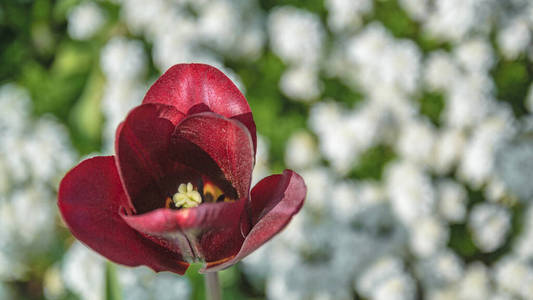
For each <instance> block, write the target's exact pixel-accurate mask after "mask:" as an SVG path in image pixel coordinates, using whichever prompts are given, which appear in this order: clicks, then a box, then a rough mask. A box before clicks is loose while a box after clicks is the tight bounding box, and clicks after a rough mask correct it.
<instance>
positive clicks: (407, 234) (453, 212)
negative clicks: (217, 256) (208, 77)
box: [243, 0, 533, 299]
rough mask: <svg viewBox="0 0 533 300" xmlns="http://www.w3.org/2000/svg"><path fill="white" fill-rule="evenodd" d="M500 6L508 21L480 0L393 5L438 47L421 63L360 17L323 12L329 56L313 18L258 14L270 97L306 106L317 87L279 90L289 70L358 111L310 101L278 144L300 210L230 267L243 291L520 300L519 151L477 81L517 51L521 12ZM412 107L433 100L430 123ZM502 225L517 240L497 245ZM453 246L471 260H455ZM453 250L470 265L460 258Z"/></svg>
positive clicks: (523, 265)
mask: <svg viewBox="0 0 533 300" xmlns="http://www.w3.org/2000/svg"><path fill="white" fill-rule="evenodd" d="M356 2H357V3H356ZM512 2H513V4H510V6H513V5H519V4H518V3H519V2H520V3H522V4H520V5H522V6H520V7H521V9H510V8H506V9H505V10H504V9H503V8H502V7H503V5H500V4H498V3H496V1H490V0H472V1H453V0H446V1H437V2H435V3H433V2H431V1H425V0H402V1H399V3H400V5H401V6H402V7H403V8H404V9H405V10H406V11H407V13H408V15H409V16H410V17H411V18H412V19H413V20H414V21H415V22H418V23H419V24H420V26H421V29H423V34H425V35H429V36H430V37H431V38H433V39H435V40H437V41H441V42H443V43H449V45H450V49H448V50H444V49H439V50H432V51H426V52H424V51H422V50H421V49H420V48H419V46H418V45H417V44H416V43H415V42H414V41H411V40H407V39H398V38H394V37H393V35H392V34H391V33H389V31H388V30H387V29H386V28H385V27H384V26H383V25H381V24H380V23H378V22H375V21H374V22H370V23H368V24H366V25H363V24H364V23H363V22H362V18H363V17H364V16H365V15H368V14H370V12H371V11H372V10H373V9H374V8H373V5H372V1H353V3H352V2H350V1H326V4H327V9H328V10H329V14H328V16H329V19H328V24H327V26H328V29H329V32H332V36H330V37H329V38H331V40H333V46H332V47H330V48H327V47H325V46H324V42H325V41H326V39H327V38H328V37H327V36H325V32H326V30H325V29H324V28H325V27H324V25H323V24H321V22H320V20H319V18H318V17H317V16H316V15H313V14H312V13H310V12H307V11H304V10H301V9H297V8H293V7H287V6H285V7H278V8H276V9H274V10H272V11H271V13H270V15H269V17H268V20H269V23H268V26H269V27H268V30H269V37H270V48H271V49H272V51H273V52H274V53H275V54H277V55H278V56H279V57H280V58H281V59H282V60H283V62H284V63H285V64H286V66H287V67H286V71H285V73H284V75H283V76H282V78H281V79H280V89H281V90H282V92H283V93H284V94H285V95H286V96H288V97H289V98H291V99H293V100H302V99H303V100H316V99H317V97H320V96H321V93H322V89H321V83H320V78H319V77H317V79H314V80H309V79H308V78H310V77H311V76H310V75H308V76H307V78H306V79H303V78H300V79H299V80H298V81H297V83H295V84H293V85H290V84H288V83H287V77H288V76H289V75H287V74H290V73H291V72H293V69H294V68H295V67H294V66H298V67H300V66H301V65H305V68H307V69H308V70H312V74H327V75H328V76H333V77H335V78H338V79H339V80H340V81H341V82H343V83H344V84H346V85H347V86H348V87H349V88H351V89H353V90H354V91H357V92H362V93H363V94H364V100H363V101H361V102H358V103H357V104H356V106H355V107H353V108H348V107H346V105H344V104H341V103H339V102H337V100H338V99H331V98H328V95H325V96H324V100H323V101H319V102H317V103H315V104H313V105H311V108H310V113H309V123H308V125H309V129H310V130H311V131H312V132H308V131H300V132H297V133H295V134H294V135H293V136H292V137H291V138H290V139H289V141H288V143H287V148H286V156H285V160H286V165H287V166H289V167H291V168H293V169H295V170H297V171H299V172H300V173H301V174H302V176H303V177H304V179H305V181H306V184H307V186H308V195H307V199H306V204H305V205H304V207H303V209H302V211H301V212H300V213H299V214H298V215H297V216H295V217H294V219H293V221H292V222H291V224H290V225H289V226H288V228H287V229H286V230H285V231H284V232H283V233H282V234H281V235H280V236H278V237H276V238H275V239H274V240H273V241H272V242H271V243H269V244H268V245H267V246H266V247H265V248H264V249H261V250H260V251H258V252H257V253H254V254H252V255H251V256H250V257H249V258H247V259H245V262H244V264H243V269H244V271H245V273H246V274H248V275H249V276H250V277H251V278H252V279H253V280H252V281H253V282H257V281H261V280H265V282H266V293H267V297H268V298H269V299H351V298H352V297H353V294H354V293H356V294H357V295H359V296H361V297H363V298H365V299H417V298H420V297H422V298H424V299H532V296H531V295H533V294H532V293H531V286H532V281H531V280H532V279H531V278H532V276H531V273H532V271H533V265H531V263H530V259H531V255H532V253H533V246H531V245H533V234H532V232H533V229H532V224H531V223H532V222H529V220H530V219H531V217H530V213H528V214H527V215H526V216H521V214H517V212H516V211H517V210H520V209H521V208H520V206H526V207H531V204H530V201H528V200H529V199H531V196H532V195H533V190H532V189H531V184H530V183H529V181H528V178H530V177H531V176H529V174H530V173H531V172H532V170H533V167H531V164H530V163H529V160H531V159H530V158H532V157H533V156H532V155H531V153H530V152H531V151H530V149H529V148H531V145H532V143H531V142H530V141H529V140H528V137H529V135H528V134H524V135H523V136H522V137H520V136H519V137H517V138H513V137H515V136H516V133H517V132H519V131H523V130H522V129H521V128H518V127H517V124H518V123H520V122H522V121H520V122H519V121H518V120H517V119H516V117H515V115H514V114H513V111H512V110H511V108H510V106H508V105H506V104H505V103H504V102H502V101H499V100H500V99H497V96H496V95H497V94H496V87H495V83H494V82H493V79H492V77H491V76H492V75H491V73H490V72H491V69H492V68H493V67H494V66H495V63H496V62H497V61H498V60H499V59H508V60H509V59H516V58H517V57H519V56H520V55H523V54H524V53H525V51H526V49H527V47H528V46H529V45H530V28H531V24H532V23H531V20H530V19H531V18H530V17H528V15H527V12H531V11H532V9H533V3H529V2H527V1H522V2H521V1H512ZM515 2H516V3H515ZM515 8H516V7H515ZM334 16H338V19H336V20H334V19H333V18H334ZM500 24H507V25H506V26H505V27H500V26H499V25H500ZM302 28H305V30H304V29H302ZM502 28H504V29H502ZM492 30H497V33H498V35H497V36H498V37H497V39H496V42H497V45H496V47H497V48H496V49H495V48H494V47H493V46H492V45H491V41H490V36H489V34H490V32H491V31H492ZM500 30H501V31H500ZM328 45H329V44H328ZM302 53H305V54H306V55H302ZM498 53H501V55H502V56H503V58H499V57H498V56H497V54H498ZM526 54H527V53H526ZM320 59H326V60H325V63H324V60H320ZM313 76H317V75H313ZM304 85H307V88H303V87H302V86H304ZM294 87H298V90H300V91H302V92H299V93H295V92H294V91H295V90H296V89H294ZM317 89H318V90H317ZM303 91H305V92H307V93H312V96H309V95H305V93H303ZM531 91H533V88H531ZM428 93H431V94H434V95H439V97H441V98H442V101H443V109H442V111H441V113H440V115H439V116H438V117H439V118H438V119H432V120H430V118H428V117H427V116H426V115H424V112H423V111H422V107H421V105H420V103H419V102H418V101H417V99H420V98H421V97H422V100H421V101H428V100H426V99H424V98H423V97H424V95H425V94H428ZM531 95H533V92H530V97H529V98H530V99H533V96H531ZM429 101H433V100H429ZM528 101H530V103H533V101H532V100H528ZM524 102H525V99H524ZM430 104H432V103H430ZM528 105H529V104H528ZM530 107H533V105H530ZM529 132H530V131H528V132H527V133H529ZM379 146H383V147H386V148H388V149H392V150H394V153H395V157H394V161H393V162H390V163H387V164H386V165H385V166H384V168H383V175H382V178H380V179H375V178H374V179H369V178H357V177H355V178H354V177H353V176H351V175H350V174H351V172H352V171H353V170H354V169H355V168H357V166H358V165H360V164H361V163H362V161H361V159H363V158H364V157H365V156H364V155H365V153H367V151H373V149H376V147H379ZM323 161H326V164H324V163H323ZM478 195H479V196H478ZM478 197H481V199H479V198H478ZM516 197H519V199H521V200H524V201H522V202H521V203H517V202H516V201H515V200H514V199H516ZM517 205H519V207H517ZM529 212H531V208H529ZM517 218H519V219H521V220H524V221H523V222H521V223H520V225H519V226H521V228H522V229H521V230H520V231H519V232H520V234H519V235H518V236H515V237H511V236H513V235H515V234H516V233H515V232H514V231H516V230H517V228H515V227H513V226H516V225H514V224H516V222H515V221H516V219H517ZM458 228H460V229H458ZM457 230H460V231H461V233H457ZM458 234H459V235H461V237H460V238H462V239H464V240H467V239H471V240H470V242H467V241H463V242H462V243H465V242H466V243H471V245H469V246H464V245H460V246H458V245H457V244H456V243H457V241H456V240H454V239H457V236H454V235H458ZM461 247H469V248H473V249H474V250H472V249H470V250H469V251H475V252H476V253H477V255H476V257H468V256H466V257H462V256H461V255H465V254H464V253H462V251H465V250H464V248H461ZM500 252H502V253H505V256H504V257H503V258H499V257H501V256H502V255H503V254H499V256H494V255H495V253H500ZM491 255H492V256H491ZM486 257H492V258H491V259H487V258H486ZM497 257H498V258H499V259H497Z"/></svg>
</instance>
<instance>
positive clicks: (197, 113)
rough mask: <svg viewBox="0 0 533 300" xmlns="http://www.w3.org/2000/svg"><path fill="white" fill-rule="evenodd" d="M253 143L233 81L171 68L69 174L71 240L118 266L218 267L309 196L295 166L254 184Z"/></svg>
mask: <svg viewBox="0 0 533 300" xmlns="http://www.w3.org/2000/svg"><path fill="white" fill-rule="evenodd" d="M255 149H256V132H255V124H254V121H253V117H252V113H251V111H250V107H249V105H248V103H247V101H246V99H245V98H244V96H243V95H242V94H241V93H240V92H239V90H238V89H237V87H236V86H235V85H234V84H233V83H232V82H231V80H230V79H228V78H227V77H226V76H225V75H224V74H223V73H222V72H220V71H219V70H217V69H215V68H213V67H210V66H208V65H202V64H182V65H175V66H173V67H172V68H170V69H169V70H168V71H167V72H166V73H165V74H164V75H163V76H161V77H160V78H159V79H158V80H157V81H156V82H155V83H154V85H153V86H152V87H151V88H150V90H149V91H148V93H147V94H146V96H145V98H144V100H143V103H142V105H140V106H138V107H136V108H134V109H133V110H132V111H131V112H130V113H129V114H128V116H127V117H126V120H125V121H124V122H122V123H121V124H120V125H119V127H118V129H117V134H116V140H115V150H116V155H115V156H99V157H94V158H90V159H87V160H84V161H82V162H81V163H80V164H79V165H77V166H76V167H75V168H73V169H72V170H71V171H70V172H69V173H67V175H66V176H65V178H63V180H62V182H61V184H60V187H59V196H58V206H59V209H60V211H61V214H62V216H63V219H64V220H65V223H66V224H67V226H68V227H69V229H70V231H71V232H72V234H73V235H74V236H75V237H76V238H78V239H79V240H80V241H82V242H83V243H85V244H86V245H87V246H89V247H91V248H92V249H93V250H95V251H96V252H98V253H100V254H102V255H103V256H105V257H107V258H108V259H110V260H112V261H114V262H116V263H119V264H124V265H128V266H138V265H147V266H148V267H150V268H152V269H154V270H155V271H171V272H175V273H178V274H184V273H185V271H186V270H187V267H188V265H189V262H195V261H199V262H205V265H204V268H203V269H202V271H203V272H210V271H217V270H220V269H223V268H226V267H228V266H231V265H233V264H235V263H236V262H238V261H239V260H240V259H242V258H243V257H245V256H246V255H248V254H250V253H251V252H252V251H254V250H255V249H257V248H258V247H259V246H261V245H262V244H264V243H265V242H266V241H268V240H269V239H270V238H272V237H273V236H274V235H275V234H277V233H278V232H279V231H280V230H281V229H283V228H284V227H285V226H286V225H287V223H288V222H289V221H290V219H291V218H292V216H293V215H294V214H295V213H297V212H298V211H299V210H300V208H301V206H302V204H303V201H304V198H305V194H306V187H305V184H304V182H303V180H302V178H301V177H300V176H299V175H298V174H296V173H295V172H293V171H291V170H285V171H284V172H283V174H279V175H272V176H269V177H266V178H264V179H263V180H261V181H260V182H259V183H258V184H257V185H256V186H255V187H254V188H253V189H251V191H250V185H251V176H252V169H253V166H254V160H255Z"/></svg>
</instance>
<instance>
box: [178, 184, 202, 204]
mask: <svg viewBox="0 0 533 300" xmlns="http://www.w3.org/2000/svg"><path fill="white" fill-rule="evenodd" d="M172 201H173V202H174V205H175V206H176V207H177V208H190V207H196V206H198V205H200V203H202V195H200V193H199V192H198V191H197V190H196V188H195V187H193V185H192V183H190V182H189V183H187V184H185V183H182V184H180V186H179V187H178V192H177V193H176V194H174V196H172Z"/></svg>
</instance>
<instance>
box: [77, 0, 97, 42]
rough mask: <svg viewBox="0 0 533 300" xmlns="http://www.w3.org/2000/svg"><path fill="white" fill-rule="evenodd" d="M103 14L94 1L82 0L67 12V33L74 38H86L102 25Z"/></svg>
mask: <svg viewBox="0 0 533 300" xmlns="http://www.w3.org/2000/svg"><path fill="white" fill-rule="evenodd" d="M104 21H105V15H104V12H103V11H102V9H101V8H100V7H99V6H98V4H96V3H95V2H83V3H81V4H79V5H77V6H76V7H74V8H73V9H72V10H71V11H70V12H69V14H68V34H69V35H70V37H72V38H73V39H76V40H88V39H90V38H91V37H92V36H93V35H94V34H95V33H97V32H98V30H100V28H101V27H102V26H103V25H104Z"/></svg>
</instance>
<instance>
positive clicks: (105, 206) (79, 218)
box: [58, 156, 188, 275]
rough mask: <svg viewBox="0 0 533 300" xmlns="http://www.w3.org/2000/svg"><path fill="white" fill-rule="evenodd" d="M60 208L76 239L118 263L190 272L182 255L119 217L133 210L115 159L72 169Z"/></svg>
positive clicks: (88, 162) (61, 193)
mask: <svg viewBox="0 0 533 300" xmlns="http://www.w3.org/2000/svg"><path fill="white" fill-rule="evenodd" d="M58 206H59V210H60V212H61V215H62V216H63V219H64V220H65V223H66V224H67V226H68V227H69V229H70V231H71V232H72V234H73V235H74V236H75V237H76V238H77V239H79V240H80V241H82V242H83V243H84V244H86V245H87V246H89V247H91V248H92V249H93V250H94V251H96V252H98V253H100V254H101V255H103V256H105V257H107V258H108V259H110V260H112V261H114V262H116V263H119V264H123V265H127V266H138V265H147V266H148V267H150V268H152V269H154V270H155V271H171V272H174V273H178V274H182V275H183V274H184V273H185V271H186V270H187V267H188V264H187V263H186V262H184V261H183V258H182V257H181V255H180V254H178V253H173V252H171V251H170V250H168V249H165V248H163V247H161V246H159V245H157V244H155V243H154V242H152V241H150V240H148V239H146V238H145V237H143V236H142V235H141V234H140V233H138V232H137V231H136V230H134V229H133V228H131V227H130V226H128V224H126V223H125V222H124V220H123V219H122V218H121V217H120V215H119V210H121V208H124V209H131V207H129V204H128V200H127V197H126V194H125V192H124V189H123V187H122V184H121V182H120V177H119V174H118V171H117V168H116V166H115V159H114V157H113V156H100V157H94V158H91V159H87V160H85V161H83V162H81V163H80V164H79V165H78V166H76V167H75V168H74V169H72V170H71V171H70V172H69V173H68V174H67V175H66V176H65V178H63V180H62V181H61V184H60V186H59V196H58Z"/></svg>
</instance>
